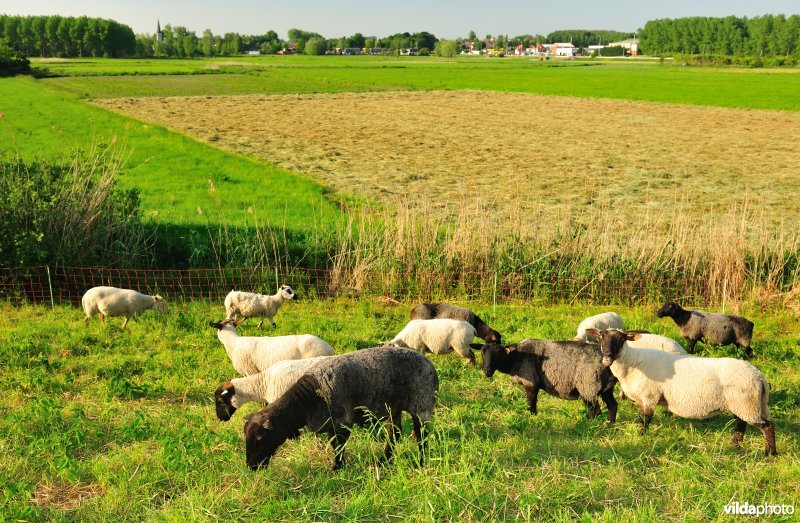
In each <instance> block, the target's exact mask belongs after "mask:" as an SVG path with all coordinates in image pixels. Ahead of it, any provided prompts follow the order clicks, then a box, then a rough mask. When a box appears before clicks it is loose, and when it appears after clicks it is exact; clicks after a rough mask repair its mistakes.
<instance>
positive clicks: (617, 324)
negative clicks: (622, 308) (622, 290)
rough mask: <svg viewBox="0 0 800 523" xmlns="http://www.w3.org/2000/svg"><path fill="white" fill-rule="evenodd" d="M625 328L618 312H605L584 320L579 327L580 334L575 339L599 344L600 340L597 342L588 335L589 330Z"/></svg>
mask: <svg viewBox="0 0 800 523" xmlns="http://www.w3.org/2000/svg"><path fill="white" fill-rule="evenodd" d="M624 328H625V322H624V321H622V316H620V315H619V314H617V313H616V312H604V313H602V314H595V315H594V316H589V317H588V318H586V319H585V320H583V321H582V322H581V324H580V325H578V333H577V334H576V335H575V339H576V340H579V341H593V342H598V341H600V340H596V339H594V338H593V337H592V336H591V335H589V334H587V333H586V331H587V330H588V329H597V330H605V329H624Z"/></svg>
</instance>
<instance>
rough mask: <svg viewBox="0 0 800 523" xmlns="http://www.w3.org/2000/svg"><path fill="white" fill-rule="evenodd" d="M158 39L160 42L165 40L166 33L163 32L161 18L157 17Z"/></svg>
mask: <svg viewBox="0 0 800 523" xmlns="http://www.w3.org/2000/svg"><path fill="white" fill-rule="evenodd" d="M156 40H157V41H159V42H163V41H164V33H162V32H161V20H159V19H158V18H156Z"/></svg>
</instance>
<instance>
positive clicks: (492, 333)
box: [411, 303, 501, 343]
mask: <svg viewBox="0 0 800 523" xmlns="http://www.w3.org/2000/svg"><path fill="white" fill-rule="evenodd" d="M436 318H441V319H451V320H463V321H466V322H468V323H469V324H470V325H472V326H473V327H475V332H476V333H477V335H478V337H479V338H481V339H482V340H484V341H485V342H486V343H500V338H501V336H500V333H499V332H497V331H496V330H494V329H492V328H491V327H489V326H488V325H486V324H485V323H484V322H483V320H482V319H480V318H479V317H478V315H477V314H475V313H474V312H472V311H471V310H469V309H467V308H466V307H458V306H457V305H449V304H447V303H419V304H417V305H415V306H414V308H413V309H411V319H412V320H433V319H436Z"/></svg>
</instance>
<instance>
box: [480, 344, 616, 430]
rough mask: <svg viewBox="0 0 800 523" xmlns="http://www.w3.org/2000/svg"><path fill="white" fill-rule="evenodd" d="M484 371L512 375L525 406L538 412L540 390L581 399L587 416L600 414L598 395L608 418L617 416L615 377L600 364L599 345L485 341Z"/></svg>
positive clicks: (558, 396)
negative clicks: (605, 407)
mask: <svg viewBox="0 0 800 523" xmlns="http://www.w3.org/2000/svg"><path fill="white" fill-rule="evenodd" d="M481 353H482V354H483V372H484V374H485V375H486V377H489V378H491V377H492V375H494V373H495V371H500V372H502V373H504V374H508V375H509V376H511V379H512V380H513V381H514V382H516V383H519V384H520V385H522V386H523V387H524V388H525V392H526V394H527V401H528V408H529V409H530V411H531V413H532V414H536V413H537V408H536V402H537V399H538V395H539V390H542V389H543V390H544V391H545V392H547V393H548V394H550V395H552V396H555V397H557V398H561V399H568V400H576V399H582V400H583V402H584V404H585V405H586V407H587V409H588V410H587V416H588V417H589V418H593V417H595V416H597V415H598V414H600V403H599V402H598V397H601V398H603V402H604V403H605V404H606V406H607V407H608V421H609V422H611V423H613V422H615V421H616V419H617V400H616V399H615V398H614V385H615V384H616V383H617V379H616V378H615V377H614V375H613V374H612V373H611V371H610V370H609V369H608V367H606V366H605V365H603V362H602V357H601V354H600V347H599V346H598V345H595V344H591V343H584V342H581V341H574V340H570V341H550V340H532V339H527V340H522V341H521V342H519V343H515V344H513V345H508V346H506V347H501V346H500V345H496V344H487V345H484V346H483V347H482V348H481Z"/></svg>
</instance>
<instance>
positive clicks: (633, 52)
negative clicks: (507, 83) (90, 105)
mask: <svg viewBox="0 0 800 523" xmlns="http://www.w3.org/2000/svg"><path fill="white" fill-rule="evenodd" d="M497 44H498V41H497V39H496V38H485V39H483V40H464V41H461V42H459V46H460V51H459V53H458V54H461V55H481V56H532V57H539V58H549V57H551V56H552V57H573V56H597V55H602V54H603V50H609V49H615V50H616V52H611V53H608V55H609V56H610V55H614V56H637V55H638V54H639V40H638V38H627V39H625V40H620V41H618V42H610V43H608V44H605V45H589V46H587V47H577V46H575V45H573V44H572V43H571V42H556V43H552V44H547V43H545V44H540V43H537V44H533V45H529V46H525V45H522V44H520V45H517V46H498V45H497ZM426 51H427V50H426ZM296 53H297V48H296V45H295V43H294V42H290V43H289V45H287V46H286V47H284V48H283V49H281V50H280V51H278V52H277V54H281V55H290V54H296ZM423 53H425V51H423ZM248 54H251V55H257V54H260V53H259V52H258V51H250V52H248ZM326 54H329V55H389V54H394V50H393V49H390V48H388V47H369V48H367V47H364V48H361V47H336V48H334V49H331V50H329V51H327V53H326ZM399 54H400V55H401V56H417V55H419V54H420V49H418V48H416V47H407V48H402V49H399Z"/></svg>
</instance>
